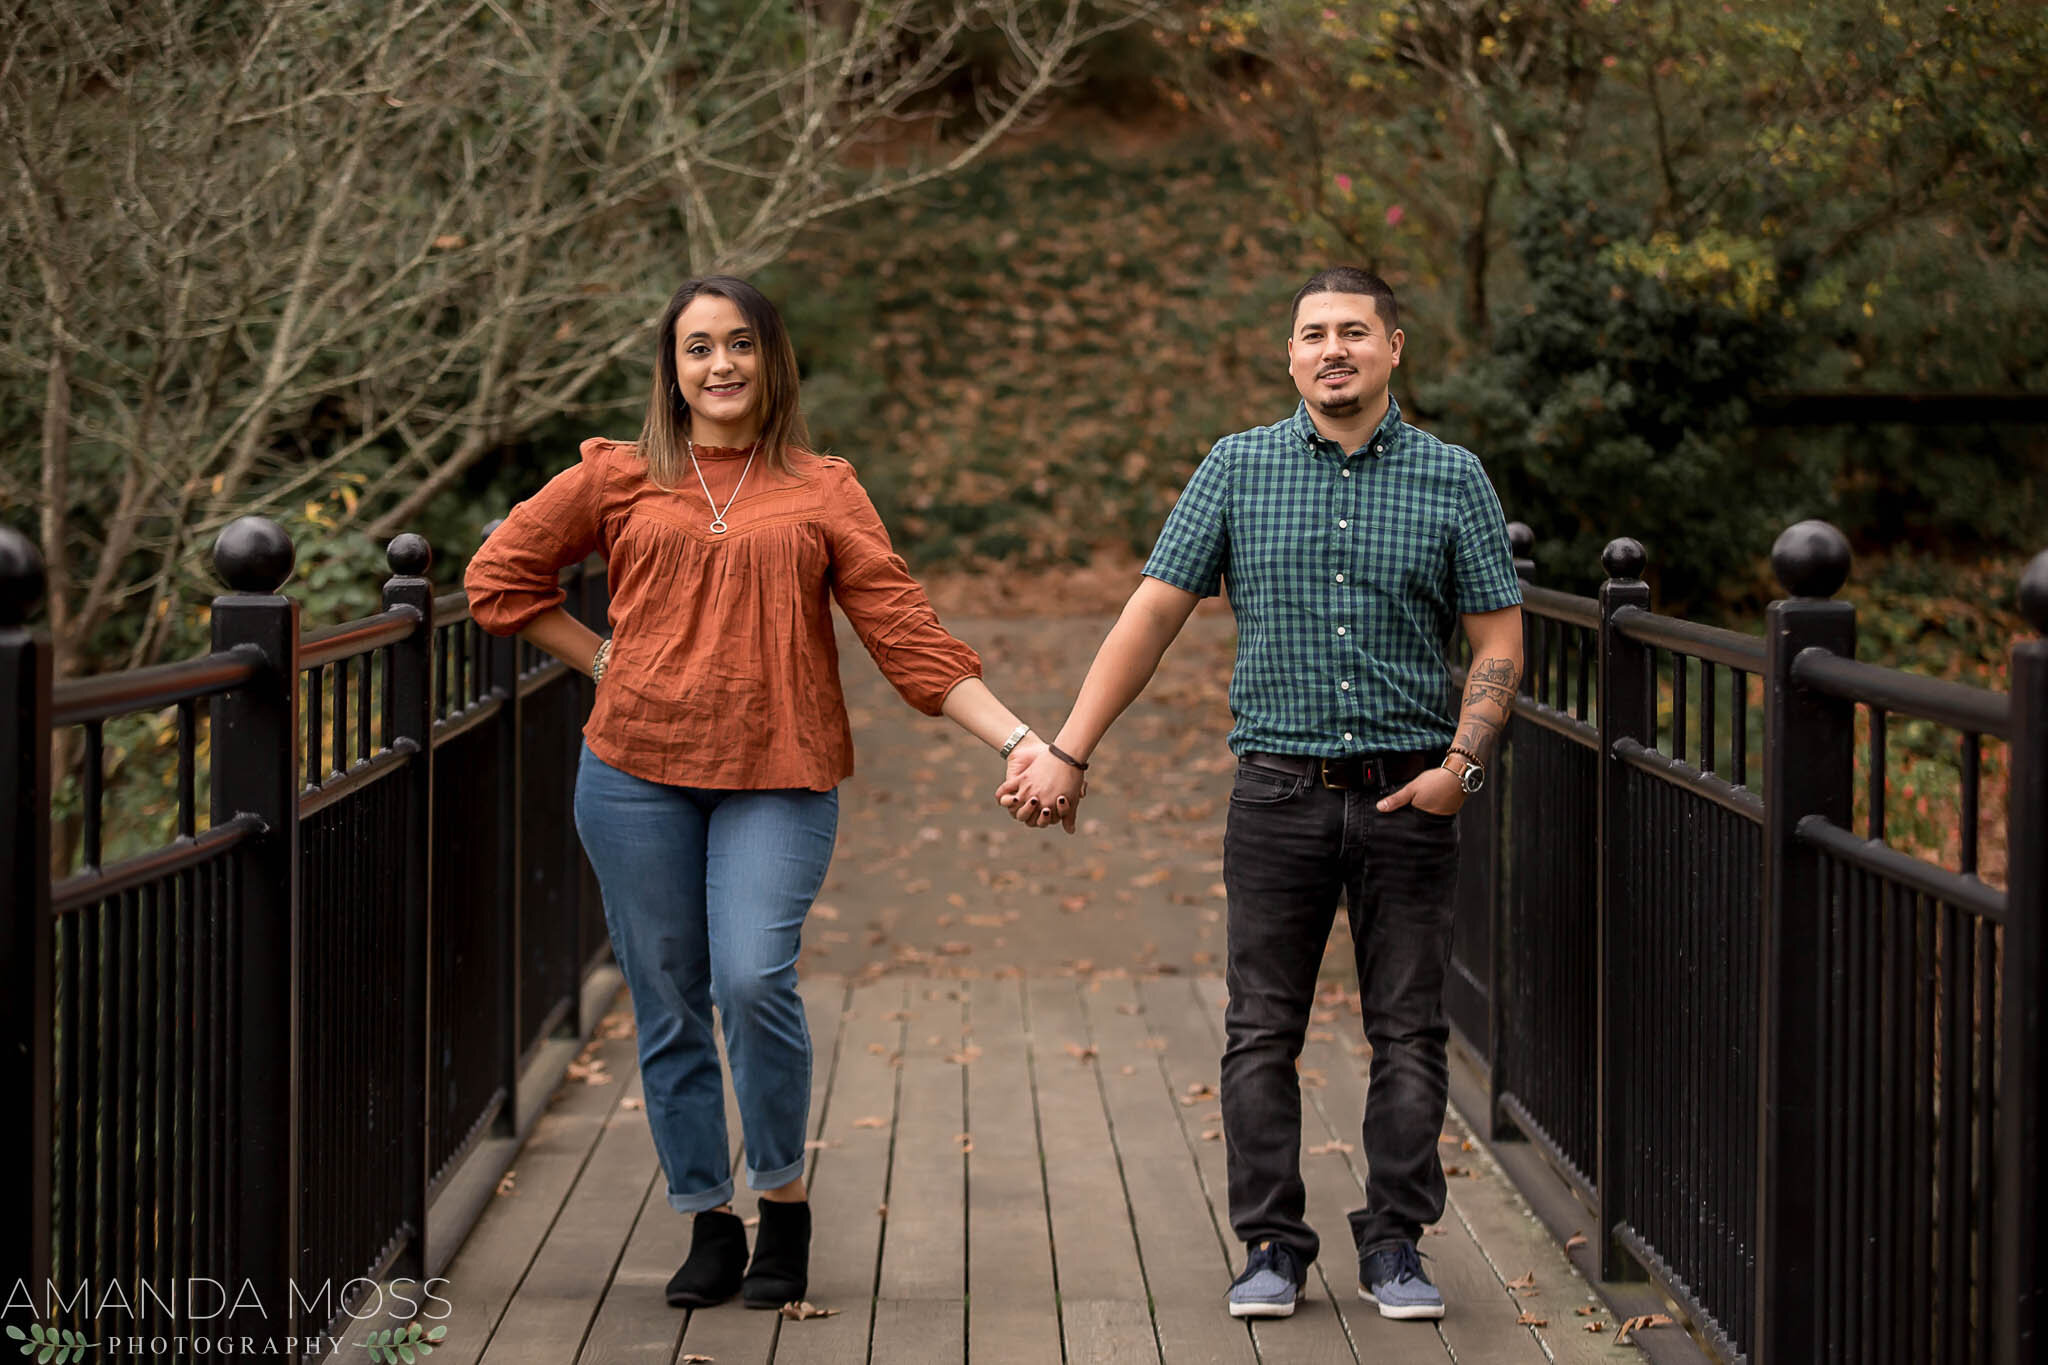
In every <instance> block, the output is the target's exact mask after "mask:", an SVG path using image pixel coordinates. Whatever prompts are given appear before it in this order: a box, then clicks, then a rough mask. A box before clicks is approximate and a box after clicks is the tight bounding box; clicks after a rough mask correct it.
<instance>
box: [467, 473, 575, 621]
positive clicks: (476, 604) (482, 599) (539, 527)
mask: <svg viewBox="0 0 2048 1365" xmlns="http://www.w3.org/2000/svg"><path fill="white" fill-rule="evenodd" d="M607 449H609V443H608V442H605V441H599V440H590V441H585V442H584V443H583V449H582V458H581V459H580V460H578V461H577V462H576V463H575V464H573V465H571V466H569V468H567V469H565V470H563V471H562V472H561V473H559V474H557V475H555V477H554V478H552V479H549V480H548V482H547V486H546V487H545V488H542V489H541V490H540V492H538V493H536V494H534V495H533V496H532V497H530V498H528V499H526V501H524V502H522V503H519V504H517V505H516V506H514V507H513V509H512V511H511V513H510V514H509V515H508V516H507V517H506V518H505V520H504V522H503V523H502V524H500V525H499V527H498V529H497V530H495V531H493V532H491V534H490V538H489V539H488V540H486V541H484V543H483V544H482V545H481V546H479V547H478V549H477V552H476V555H475V556H474V557H473V558H472V559H471V560H470V561H469V570H468V572H467V573H465V574H464V575H463V580H462V585H463V587H464V588H465V589H466V590H467V591H468V593H469V614H470V616H471V617H472V618H474V619H475V621H476V623H477V624H478V625H479V626H481V627H483V629H484V630H486V631H488V632H489V633H491V634H492V635H516V634H518V633H519V632H520V631H521V630H523V629H525V628H526V627H527V626H528V625H530V624H532V623H533V621H534V619H535V618H536V617H539V616H543V615H545V614H546V613H548V612H550V611H553V610H554V609H555V608H556V607H558V606H560V605H561V604H562V600H563V598H564V597H565V596H566V594H565V593H563V591H562V586H561V583H560V581H559V578H560V575H561V571H562V570H563V569H564V568H566V567H567V566H569V565H571V564H574V563H577V562H578V561H580V560H582V559H583V558H584V557H585V556H587V555H589V554H590V552H591V551H593V550H595V549H596V548H597V547H598V544H599V541H600V540H601V538H602V536H601V532H602V527H603V518H602V516H601V513H600V508H599V501H600V499H599V494H600V492H601V491H602V489H603V487H604V467H603V463H602V457H603V453H604V451H605V450H607Z"/></svg>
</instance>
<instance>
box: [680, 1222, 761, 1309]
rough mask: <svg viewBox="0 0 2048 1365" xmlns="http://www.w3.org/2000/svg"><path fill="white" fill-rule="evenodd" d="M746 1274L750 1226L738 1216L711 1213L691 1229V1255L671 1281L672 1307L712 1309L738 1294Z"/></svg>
mask: <svg viewBox="0 0 2048 1365" xmlns="http://www.w3.org/2000/svg"><path fill="white" fill-rule="evenodd" d="M746 1272H747V1225H746V1224H745V1223H742V1222H741V1221H740V1216H739V1215H738V1214H736V1213H720V1212H718V1211H717V1210H715V1209H713V1210H708V1211H706V1212H704V1213H700V1214H698V1215H697V1221H696V1223H695V1225H694V1226H693V1227H692V1228H691V1229H690V1254H689V1256H688V1257H687V1258H685V1259H684V1261H683V1264H682V1266H681V1268H680V1269H678V1270H677V1271H676V1273H675V1274H674V1275H673V1276H671V1277H670V1279H669V1282H668V1306H669V1307H671V1308H709V1307H711V1306H712V1305H713V1304H716V1303H724V1302H725V1301H726V1300H727V1299H729V1298H731V1297H732V1296H733V1295H734V1294H736V1293H738V1292H739V1287H740V1278H741V1277H742V1276H743V1275H745V1274H746Z"/></svg>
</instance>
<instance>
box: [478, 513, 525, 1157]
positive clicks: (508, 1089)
mask: <svg viewBox="0 0 2048 1365" xmlns="http://www.w3.org/2000/svg"><path fill="white" fill-rule="evenodd" d="M504 524H505V519H504V518H503V517H499V518H497V519H496V520H494V521H492V522H490V523H488V524H487V525H486V526H485V527H484V539H485V540H489V539H490V538H491V535H492V534H493V533H494V532H495V531H496V530H497V529H498V528H499V527H500V526H502V525H504ZM483 655H484V658H485V660H486V661H487V662H486V668H487V669H488V672H487V675H486V676H487V677H488V678H489V679H490V688H491V695H493V696H495V697H496V698H497V699H498V702H499V709H498V714H497V716H496V718H495V719H494V720H493V722H492V723H493V725H495V727H496V728H495V729H494V730H493V731H492V733H493V735H494V736H495V737H496V739H497V745H498V790H497V792H496V796H497V798H498V949H499V954H500V955H499V959H498V1046H499V1048H500V1049H501V1051H500V1054H499V1059H498V1083H499V1084H500V1085H502V1086H504V1087H505V1103H504V1105H503V1106H502V1107H501V1108H500V1109H499V1110H498V1121H497V1123H496V1125H495V1127H496V1129H497V1132H498V1134H499V1135H500V1136H503V1137H509V1136H511V1135H512V1134H514V1133H516V1132H518V1131H519V1056H520V1052H521V1051H522V1049H523V1048H524V1047H525V1044H526V1040H525V1039H524V1038H523V1037H521V1036H520V1032H521V1030H520V997H521V995H522V993H523V992H524V990H525V986H526V950H525V945H524V943H523V941H522V937H521V934H520V927H521V916H520V909H519V907H520V903H521V901H522V899H523V897H522V896H521V894H520V893H521V891H522V890H523V887H522V885H521V883H522V882H523V880H524V872H525V869H524V868H523V866H522V865H521V864H522V860H521V858H520V850H519V823H520V812H521V811H522V810H524V809H525V807H524V805H523V803H522V798H523V796H524V791H523V790H522V787H521V782H522V779H523V776H524V775H523V774H522V773H521V772H520V770H519V750H520V748H521V745H520V742H519V739H520V732H521V731H522V730H524V729H525V725H526V717H525V715H524V711H525V708H524V707H523V706H521V705H520V702H519V637H518V636H516V635H489V634H486V635H484V638H483Z"/></svg>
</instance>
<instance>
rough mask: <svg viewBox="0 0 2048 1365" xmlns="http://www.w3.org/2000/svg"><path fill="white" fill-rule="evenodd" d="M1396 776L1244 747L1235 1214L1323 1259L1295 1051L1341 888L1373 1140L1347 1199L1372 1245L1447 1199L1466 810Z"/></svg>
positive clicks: (1230, 869)
mask: <svg viewBox="0 0 2048 1365" xmlns="http://www.w3.org/2000/svg"><path fill="white" fill-rule="evenodd" d="M1384 794H1385V793H1384V791H1383V790H1353V791H1334V790H1331V789H1329V788H1327V787H1325V786H1323V785H1322V783H1321V782H1319V781H1317V780H1315V779H1313V778H1311V777H1307V776H1299V775H1295V774H1290V773H1283V772H1279V771H1277V770H1275V769H1273V768H1270V767H1260V766H1258V764H1257V761H1256V760H1255V759H1248V760H1246V761H1244V762H1242V763H1240V764H1239V765H1238V770H1237V781H1236V785H1235V786H1234V787H1233V788H1232V790H1231V794H1230V821H1229V824H1228V825H1227V826H1226V828H1225V833H1224V836H1223V884H1224V887H1225V889H1226V890H1227V891H1228V893H1229V898H1230V900H1229V904H1230V932H1229V965H1228V969H1227V970H1228V979H1229V983H1230V1004H1229V1007H1228V1009H1227V1010H1226V1012H1225V1014H1224V1027H1225V1033H1226V1039H1227V1041H1226V1043H1225V1047H1224V1052H1223V1136H1224V1141H1225V1143H1226V1145H1227V1148H1228V1158H1227V1162H1228V1170H1229V1179H1230V1225H1231V1228H1232V1229H1233V1230H1234V1231H1235V1232H1236V1234H1237V1236H1238V1237H1239V1238H1240V1239H1242V1240H1243V1241H1246V1242H1257V1241H1262V1240H1265V1239H1267V1238H1271V1239H1273V1240H1274V1241H1277V1242H1279V1243H1281V1244H1282V1245H1284V1246H1287V1247H1289V1248H1290V1249H1292V1250H1293V1251H1295V1252H1297V1253H1298V1254H1299V1255H1300V1256H1301V1259H1302V1262H1303V1264H1308V1263H1309V1262H1312V1261H1314V1260H1315V1258H1316V1255H1317V1252H1318V1251H1319V1250H1320V1243H1319V1241H1318V1239H1317V1237H1316V1233H1315V1230H1314V1229H1313V1228H1311V1227H1309V1225H1308V1224H1307V1223H1306V1222H1305V1221H1303V1218H1302V1212H1303V1208H1304V1205H1305V1203H1306V1194H1305V1191H1304V1190H1303V1188H1302V1183H1301V1086H1300V1080H1299V1077H1298V1076H1297V1075H1296V1073H1295V1060H1296V1059H1297V1058H1298V1057H1300V1055H1301V1048H1302V1043H1303V1041H1304V1039H1305V1037H1306V1035H1307V1031H1308V1020H1309V1011H1310V1009H1311V1008H1312V1007H1313V1005H1314V1001H1315V988H1316V969H1317V968H1318V967H1319V966H1320V965H1321V963H1322V958H1323V946H1324V944H1325V943H1326V942H1327V941H1328V940H1329V936H1330V922H1331V916H1332V915H1333V914H1334V913H1335V910H1336V906H1337V897H1338V895H1339V893H1340V892H1341V893H1343V894H1344V895H1345V897H1346V899H1347V901H1348V903H1349V909H1350V915H1351V938H1352V942H1353V944H1354V945H1355V948H1356V954H1357V968H1358V988H1359V992H1360V995H1361V998H1362V1005H1363V1013H1364V1024H1365V1036H1366V1039H1367V1040H1368V1041H1369V1042H1370V1043H1371V1044H1372V1073H1371V1080H1370V1085H1369V1088H1368V1090H1367V1094H1366V1105H1365V1117H1364V1121H1363V1128H1362V1134H1361V1136H1362V1139H1363V1144H1362V1150H1363V1151H1364V1153H1365V1159H1366V1165H1367V1168H1368V1175H1367V1180H1366V1200H1365V1207H1364V1208H1363V1209H1360V1210H1355V1211H1354V1212H1353V1213H1352V1214H1351V1229H1352V1240H1353V1242H1354V1244H1355V1245H1356V1247H1357V1249H1358V1251H1359V1254H1360V1255H1361V1256H1363V1255H1364V1254H1365V1253H1366V1252H1369V1251H1373V1250H1376V1249H1378V1248H1380V1247H1383V1246H1387V1245H1389V1244H1391V1243H1394V1242H1400V1241H1413V1240H1415V1238H1416V1237H1418V1236H1419V1235H1420V1234H1421V1231H1422V1227H1423V1225H1424V1224H1425V1223H1433V1222H1435V1221H1436V1220H1437V1219H1439V1218H1441V1217H1442V1216H1443V1212H1444V1168H1443V1162H1442V1160H1441V1158H1440V1156H1439V1154H1438V1148H1437V1139H1438V1137H1439V1136H1440V1135H1441V1134H1442V1133H1443V1123H1444V1110H1445V1105H1446V1102H1447V1100H1448V1097H1449V1093H1450V1073H1449V1068H1448V1065H1447V1063H1446V1060H1445V1055H1444V1047H1445V1043H1446V1041H1447V1040H1448V1039H1449V1037H1450V1026H1449V1023H1448V1021H1447V1020H1446V1019H1445V1016H1444V1011H1443V990H1444V974H1445V972H1446V970H1447V969H1448V966H1449V963H1450V955H1451V898H1452V891H1453V888H1454V887H1455V885H1456V880H1457V854H1458V827H1457V820H1456V817H1454V816H1443V815H1432V814H1430V813H1429V812H1427V811H1421V810H1417V809H1415V808H1414V807H1413V806H1406V807H1403V808H1401V809H1399V810H1396V811H1391V812H1387V813H1384V814H1383V813H1382V812H1380V811H1379V809H1378V808H1377V803H1378V801H1379V799H1380V797H1381V796H1382V795H1384Z"/></svg>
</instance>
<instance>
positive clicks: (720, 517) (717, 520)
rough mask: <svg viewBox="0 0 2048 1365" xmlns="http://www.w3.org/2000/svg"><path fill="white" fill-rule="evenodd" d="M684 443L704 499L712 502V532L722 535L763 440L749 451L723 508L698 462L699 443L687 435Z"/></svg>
mask: <svg viewBox="0 0 2048 1365" xmlns="http://www.w3.org/2000/svg"><path fill="white" fill-rule="evenodd" d="M683 444H684V445H687V446H688V447H689V448H690V468H692V469H694V470H696V471H697V486H698V487H699V488H702V489H703V490H704V501H706V502H708V503H710V504H711V534H712V535H715V536H722V535H724V534H725V514H726V513H727V512H730V511H731V510H732V505H733V504H734V503H736V502H738V501H739V498H740V489H742V488H744V487H745V486H746V482H747V474H748V471H750V470H752V469H753V467H754V456H755V455H756V454H758V453H759V452H760V449H761V442H760V441H759V440H756V441H755V442H754V448H753V449H752V450H749V451H748V452H747V464H746V468H745V469H742V470H740V481H739V482H738V483H736V484H734V485H733V486H732V496H731V497H729V498H727V499H726V500H725V506H724V507H722V508H721V507H720V506H719V505H718V499H716V498H714V497H712V496H711V485H710V484H708V483H706V482H704V467H703V466H702V465H700V464H698V463H697V443H696V442H695V441H693V440H691V439H690V438H689V437H688V436H685V437H683Z"/></svg>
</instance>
